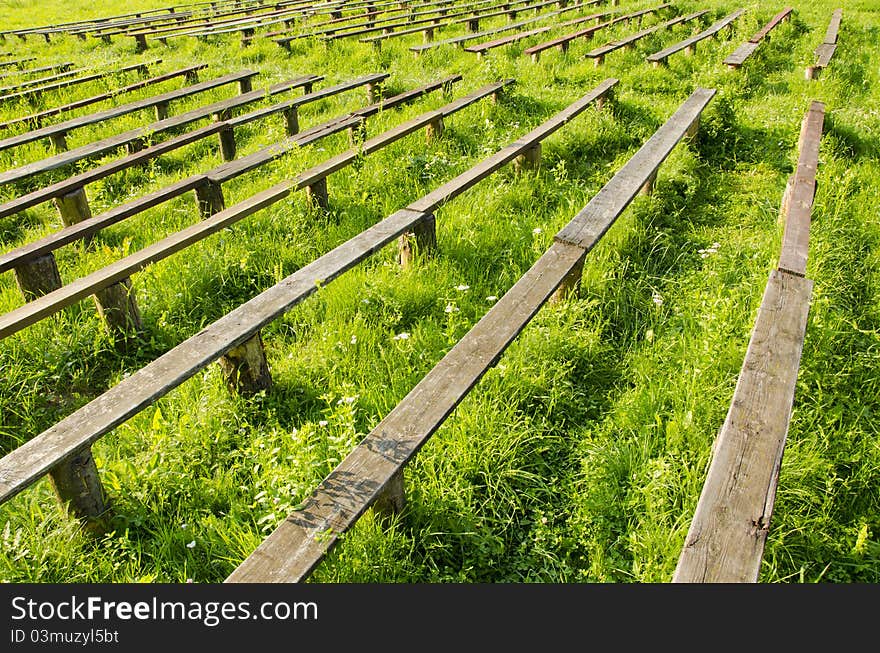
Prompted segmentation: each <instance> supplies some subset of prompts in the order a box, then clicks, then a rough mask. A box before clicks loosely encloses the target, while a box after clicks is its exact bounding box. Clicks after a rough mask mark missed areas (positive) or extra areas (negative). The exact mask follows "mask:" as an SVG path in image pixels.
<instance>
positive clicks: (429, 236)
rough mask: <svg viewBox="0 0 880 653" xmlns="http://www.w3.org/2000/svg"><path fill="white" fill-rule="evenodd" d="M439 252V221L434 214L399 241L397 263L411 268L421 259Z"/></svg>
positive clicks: (427, 216) (426, 217)
mask: <svg viewBox="0 0 880 653" xmlns="http://www.w3.org/2000/svg"><path fill="white" fill-rule="evenodd" d="M436 250H437V220H436V218H435V217H434V214H433V213H430V214H428V215H426V216H425V217H424V218H422V219H421V220H420V221H419V222H418V223H416V224H415V225H414V226H413V228H412V231H408V232H406V233H405V234H403V235H401V236H400V238H398V239H397V262H398V263H399V264H400V266H401V267H403V268H408V267H410V266H411V265H412V264H413V263H414V262H415V261H416V259H418V258H420V257H430V256H432V255H433V254H434V253H435V252H436Z"/></svg>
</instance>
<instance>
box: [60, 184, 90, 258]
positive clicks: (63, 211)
mask: <svg viewBox="0 0 880 653" xmlns="http://www.w3.org/2000/svg"><path fill="white" fill-rule="evenodd" d="M53 201H54V202H55V207H56V208H57V209H58V214H59V215H60V216H61V222H62V223H63V224H64V226H65V227H69V226H71V225H74V224H76V223H78V222H82V221H83V220H88V219H89V218H91V217H92V209H91V208H90V207H89V200H88V198H87V197H86V189H85V188H77V189H76V190H75V191H72V192H70V193H67V194H66V195H62V196H60V197H56V198H55V199H54V200H53ZM91 242H92V238H91V236H88V237H86V238H83V243H85V244H86V245H88V244H90V243H91Z"/></svg>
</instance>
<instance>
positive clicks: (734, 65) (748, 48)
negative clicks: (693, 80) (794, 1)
mask: <svg viewBox="0 0 880 653" xmlns="http://www.w3.org/2000/svg"><path fill="white" fill-rule="evenodd" d="M792 11H793V8H792V7H786V8H785V9H783V10H782V11H780V12H779V13H778V14H776V15H775V16H774V17H773V18H772V19H771V20H770V22H769V23H767V24H766V25H764V27H762V28H761V29H760V30H758V32H756V33H755V34H754V35H753V36H752V37H751V38H750V39H749V40H748V41H746V42H745V43H743V44H742V45H741V46H739V47H738V48H737V49H736V50H734V51H733V52H731V53H730V54H729V55H728V56H727V58H726V59H725V60H724V63H725V65H727V67H728V68H729V69H730V70H737V69H739V68H741V67H742V65H743V64H744V63H745V61H746V59H748V58H749V57H751V56H752V55H753V54H754V53H755V50H757V49H758V46H759V45H760V43H761V41H763V40H764V38H765V37H766V36H767V35H768V34H769V33H770V32H771V31H772V30H773V29H774V28H776V27H777V26H778V25H779V24H780V23H782V21H784V20H791V12H792Z"/></svg>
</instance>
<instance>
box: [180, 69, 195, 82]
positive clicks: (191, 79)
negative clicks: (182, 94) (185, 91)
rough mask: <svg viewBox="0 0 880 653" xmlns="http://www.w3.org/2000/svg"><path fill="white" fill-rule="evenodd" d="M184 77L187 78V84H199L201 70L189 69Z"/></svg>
mask: <svg viewBox="0 0 880 653" xmlns="http://www.w3.org/2000/svg"><path fill="white" fill-rule="evenodd" d="M183 79H184V80H186V83H187V84H198V83H199V72H198V71H197V70H188V71H187V72H186V73H184V75H183Z"/></svg>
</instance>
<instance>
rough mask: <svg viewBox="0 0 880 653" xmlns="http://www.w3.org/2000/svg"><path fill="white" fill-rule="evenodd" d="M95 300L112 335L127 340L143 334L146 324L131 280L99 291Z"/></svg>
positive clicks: (99, 312) (124, 280)
mask: <svg viewBox="0 0 880 653" xmlns="http://www.w3.org/2000/svg"><path fill="white" fill-rule="evenodd" d="M94 298H95V306H96V307H97V309H98V314H99V315H100V316H101V318H102V319H103V320H104V325H105V326H106V327H107V331H108V332H109V333H110V334H111V335H113V336H116V337H121V338H122V339H123V340H125V339H127V338H128V337H130V336H137V335H139V334H141V333H143V331H144V323H143V320H142V319H141V312H140V310H139V309H138V306H137V301H136V300H135V296H134V292H133V291H132V287H131V279H129V278H128V277H126V278H125V279H123V280H122V281H119V282H117V283H114V284H113V285H112V286H108V287H107V288H104V289H103V290H99V291H98V292H96V293H95V294H94Z"/></svg>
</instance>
